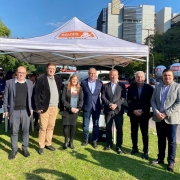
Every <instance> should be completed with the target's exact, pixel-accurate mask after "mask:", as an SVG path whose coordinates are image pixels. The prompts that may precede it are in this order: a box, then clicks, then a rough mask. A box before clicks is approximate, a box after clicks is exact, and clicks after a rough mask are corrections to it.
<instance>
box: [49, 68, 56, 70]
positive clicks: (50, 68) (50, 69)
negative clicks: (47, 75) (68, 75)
mask: <svg viewBox="0 0 180 180" xmlns="http://www.w3.org/2000/svg"><path fill="white" fill-rule="evenodd" d="M48 70H52V71H55V70H56V69H54V68H48Z"/></svg>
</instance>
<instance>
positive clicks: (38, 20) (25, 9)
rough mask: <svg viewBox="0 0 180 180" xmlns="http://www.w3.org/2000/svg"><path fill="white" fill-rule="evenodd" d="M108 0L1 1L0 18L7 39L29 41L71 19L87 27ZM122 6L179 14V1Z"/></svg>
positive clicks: (131, 1) (142, 0) (145, 0)
mask: <svg viewBox="0 0 180 180" xmlns="http://www.w3.org/2000/svg"><path fill="white" fill-rule="evenodd" d="M109 2H111V0H1V1H0V19H1V20H2V22H3V23H4V24H5V25H6V26H7V27H8V28H9V29H10V30H11V37H13V38H16V37H19V38H30V37H36V36H42V35H45V34H48V33H51V32H52V31H54V30H55V29H56V28H58V27H59V26H61V25H62V24H64V23H65V22H67V21H68V20H70V19H71V18H73V17H75V16H76V17H77V18H79V19H80V20H82V21H84V22H85V23H87V24H89V25H90V26H93V27H95V26H96V20H97V17H98V15H99V13H100V12H101V9H102V8H106V7H107V4H108V3H109ZM121 2H122V3H124V4H125V5H126V6H139V5H140V4H142V5H143V4H146V5H155V10H156V12H157V11H159V10H161V9H162V8H163V7H172V12H176V13H180V0H121Z"/></svg>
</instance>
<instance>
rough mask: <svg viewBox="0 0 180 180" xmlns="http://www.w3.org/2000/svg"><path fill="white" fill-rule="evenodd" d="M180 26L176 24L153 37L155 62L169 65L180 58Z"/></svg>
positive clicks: (152, 50)
mask: <svg viewBox="0 0 180 180" xmlns="http://www.w3.org/2000/svg"><path fill="white" fill-rule="evenodd" d="M179 42H180V26H175V27H172V28H171V29H169V30H168V31H167V32H165V33H163V34H156V35H155V36H154V37H152V38H151V43H152V47H153V49H151V52H152V53H153V54H154V59H155V64H156V66H157V65H161V64H162V65H165V66H166V67H169V66H170V65H171V64H173V63H175V62H179V60H180V43H179Z"/></svg>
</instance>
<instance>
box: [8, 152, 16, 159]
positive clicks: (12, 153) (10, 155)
mask: <svg viewBox="0 0 180 180" xmlns="http://www.w3.org/2000/svg"><path fill="white" fill-rule="evenodd" d="M16 154H17V151H11V153H10V154H9V156H8V159H9V160H12V159H14V158H15V157H16Z"/></svg>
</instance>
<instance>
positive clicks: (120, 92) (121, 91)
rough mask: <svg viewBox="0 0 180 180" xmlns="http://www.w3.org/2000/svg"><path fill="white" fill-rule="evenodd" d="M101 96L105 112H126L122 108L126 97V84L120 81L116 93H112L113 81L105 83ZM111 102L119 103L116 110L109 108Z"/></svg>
mask: <svg viewBox="0 0 180 180" xmlns="http://www.w3.org/2000/svg"><path fill="white" fill-rule="evenodd" d="M101 98H102V103H103V105H104V114H116V115H117V114H118V115H119V114H121V113H122V114H123V113H124V112H123V110H122V104H123V102H124V100H125V98H126V89H125V86H124V84H122V83H120V82H118V83H117V84H116V89H115V92H114V95H113V93H112V88H111V82H109V83H107V84H105V85H104V87H103V91H102V95H101ZM110 103H113V104H116V105H117V108H116V109H115V110H114V111H112V110H111V109H110V108H109V104H110Z"/></svg>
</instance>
